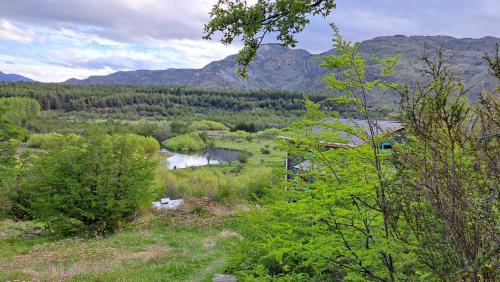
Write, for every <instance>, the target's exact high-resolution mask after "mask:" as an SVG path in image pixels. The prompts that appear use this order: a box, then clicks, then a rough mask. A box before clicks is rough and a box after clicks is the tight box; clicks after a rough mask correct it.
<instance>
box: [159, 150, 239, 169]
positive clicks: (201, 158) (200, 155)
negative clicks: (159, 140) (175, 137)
mask: <svg viewBox="0 0 500 282" xmlns="http://www.w3.org/2000/svg"><path fill="white" fill-rule="evenodd" d="M170 154H171V156H170V157H168V158H167V162H166V163H167V164H168V168H169V169H174V168H186V167H191V166H204V165H208V164H221V163H226V162H229V161H235V160H237V159H238V155H239V154H240V152H238V151H232V150H224V149H214V150H211V153H209V152H190V153H175V152H171V153H170Z"/></svg>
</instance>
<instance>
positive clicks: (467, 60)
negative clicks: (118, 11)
mask: <svg viewBox="0 0 500 282" xmlns="http://www.w3.org/2000/svg"><path fill="white" fill-rule="evenodd" d="M498 43H500V39H499V38H495V37H483V38H481V39H469V38H464V39H456V38H453V37H449V36H410V37H407V36H402V35H396V36H388V37H377V38H374V39H371V40H367V41H363V42H362V43H361V53H362V54H364V55H376V56H380V57H386V56H393V55H396V54H400V55H401V61H400V63H399V64H398V66H397V72H396V73H397V76H396V77H395V79H397V80H399V81H403V82H406V83H411V82H413V81H415V79H416V76H415V74H414V72H413V71H412V67H411V65H414V64H415V63H417V61H418V56H419V55H420V54H422V52H423V50H424V45H425V44H427V45H429V46H434V47H437V46H441V45H442V46H444V47H445V48H446V49H448V50H453V51H455V52H459V55H458V56H456V57H455V58H454V59H453V60H452V61H450V63H452V64H453V65H455V70H456V71H457V72H458V73H459V74H461V75H462V77H463V78H464V79H465V80H466V81H467V83H468V86H470V87H471V88H472V90H473V91H472V92H473V93H478V92H480V91H483V90H485V89H491V88H492V87H493V85H494V84H493V83H494V80H493V79H492V78H491V77H490V76H489V74H488V69H487V66H486V64H485V63H484V62H483V60H482V59H481V57H482V56H483V55H484V52H485V51H488V52H493V50H494V48H495V45H496V44H498ZM333 53H334V50H333V49H332V50H329V51H327V52H324V53H322V54H311V53H309V52H308V51H306V50H302V49H287V48H285V49H283V48H281V47H280V46H279V45H278V44H266V45H264V46H262V48H261V49H260V50H259V52H258V55H257V58H256V59H255V61H254V62H253V63H252V64H251V66H250V68H249V79H248V80H242V79H240V78H239V77H238V76H237V74H236V72H235V70H236V65H235V58H236V55H231V56H229V57H227V58H225V59H223V60H220V61H215V62H212V63H210V64H208V65H206V66H205V67H203V68H201V69H167V70H139V71H120V72H116V73H113V74H110V75H106V76H91V77H89V78H87V79H83V80H77V79H70V80H68V81H66V83H68V84H132V85H185V86H193V87H202V88H213V87H224V88H277V89H291V90H299V91H321V90H323V85H322V83H321V82H319V81H318V80H317V78H318V77H322V76H324V75H325V74H326V70H324V69H322V68H321V67H319V60H318V59H319V58H320V57H321V56H323V55H328V54H333ZM368 71H369V74H370V73H374V70H373V69H371V70H370V68H368Z"/></svg>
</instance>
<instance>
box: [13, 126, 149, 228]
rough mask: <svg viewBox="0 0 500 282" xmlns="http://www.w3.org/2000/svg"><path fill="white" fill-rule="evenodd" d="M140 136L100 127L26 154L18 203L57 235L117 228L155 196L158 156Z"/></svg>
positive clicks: (17, 197)
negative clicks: (152, 189) (153, 185)
mask: <svg viewBox="0 0 500 282" xmlns="http://www.w3.org/2000/svg"><path fill="white" fill-rule="evenodd" d="M141 138H143V137H141ZM139 139H140V138H139V137H138V136H135V135H131V134H126V135H106V134H104V133H102V132H100V131H99V130H97V131H92V132H90V133H89V134H87V135H86V136H84V137H83V138H79V139H72V141H71V142H68V140H61V142H59V143H58V144H56V145H53V146H50V147H48V148H47V149H46V150H45V151H43V152H40V153H38V154H35V155H33V156H31V157H30V158H29V159H27V160H26V162H27V164H29V165H26V171H24V173H23V175H24V178H23V180H22V183H21V189H20V190H18V191H16V192H17V193H16V194H15V195H14V196H16V199H19V198H22V199H23V202H21V203H17V204H20V205H22V208H23V209H24V210H26V211H27V212H28V215H29V216H30V217H32V218H35V219H39V220H42V221H45V222H46V223H47V227H48V230H49V231H50V232H51V233H53V234H55V235H60V236H66V235H76V234H81V233H82V232H86V231H91V232H97V233H107V232H113V231H115V230H116V229H117V228H119V227H120V226H121V224H122V223H123V221H124V219H125V218H126V217H127V216H130V215H133V214H134V213H135V212H136V210H137V209H138V208H139V207H140V206H141V204H144V203H147V202H148V201H149V200H150V199H148V198H147V193H148V189H149V186H150V184H151V181H152V179H153V173H154V169H155V168H156V161H155V160H154V158H150V157H149V156H147V155H146V147H149V145H148V146H144V144H145V143H147V141H146V142H143V141H141V140H139Z"/></svg>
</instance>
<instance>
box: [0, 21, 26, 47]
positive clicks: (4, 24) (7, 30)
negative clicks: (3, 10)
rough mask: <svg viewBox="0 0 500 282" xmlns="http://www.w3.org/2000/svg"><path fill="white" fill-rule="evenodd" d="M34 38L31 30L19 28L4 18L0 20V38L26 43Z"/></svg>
mask: <svg viewBox="0 0 500 282" xmlns="http://www.w3.org/2000/svg"><path fill="white" fill-rule="evenodd" d="M34 38H35V34H34V33H33V31H31V30H23V29H20V28H18V27H16V26H14V25H12V23H10V22H8V21H6V20H0V39H4V40H12V41H17V42H20V43H23V44H28V43H30V42H31V41H33V39H34Z"/></svg>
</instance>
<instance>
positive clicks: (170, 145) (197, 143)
mask: <svg viewBox="0 0 500 282" xmlns="http://www.w3.org/2000/svg"><path fill="white" fill-rule="evenodd" d="M162 145H163V146H164V147H165V148H167V149H169V150H171V151H198V150H203V149H205V148H206V144H205V142H203V139H202V138H201V137H200V136H199V135H198V134H184V135H179V136H176V137H173V138H170V139H168V140H166V141H164V142H163V143H162Z"/></svg>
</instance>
